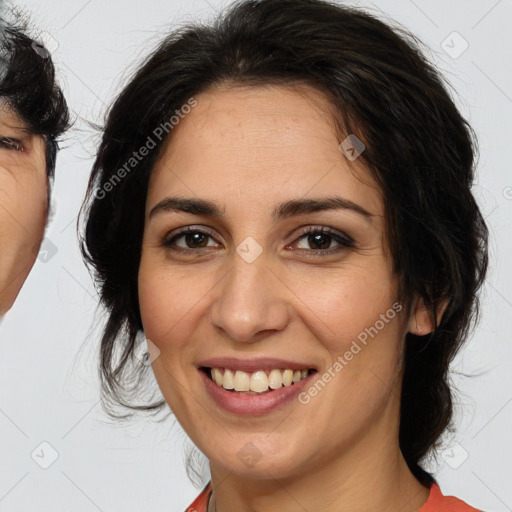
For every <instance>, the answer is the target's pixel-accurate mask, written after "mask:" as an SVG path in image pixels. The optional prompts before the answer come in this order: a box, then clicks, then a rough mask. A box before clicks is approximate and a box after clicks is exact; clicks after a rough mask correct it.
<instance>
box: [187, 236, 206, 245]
mask: <svg viewBox="0 0 512 512" xmlns="http://www.w3.org/2000/svg"><path fill="white" fill-rule="evenodd" d="M186 238H187V243H188V242H190V243H191V244H192V245H193V244H196V243H198V244H199V247H204V246H205V243H202V244H201V243H200V239H201V238H203V239H204V240H203V242H206V237H205V236H204V235H202V234H201V233H192V234H187V235H186ZM198 239H199V240H198Z"/></svg>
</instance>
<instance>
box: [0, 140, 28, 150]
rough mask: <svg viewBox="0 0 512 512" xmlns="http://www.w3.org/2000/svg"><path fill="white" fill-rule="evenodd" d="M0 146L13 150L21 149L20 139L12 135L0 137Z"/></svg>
mask: <svg viewBox="0 0 512 512" xmlns="http://www.w3.org/2000/svg"><path fill="white" fill-rule="evenodd" d="M0 146H1V147H4V148H5V149H11V150H14V151H23V146H22V144H21V141H19V140H18V139H13V138H12V137H0Z"/></svg>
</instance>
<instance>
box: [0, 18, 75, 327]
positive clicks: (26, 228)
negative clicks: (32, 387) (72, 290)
mask: <svg viewBox="0 0 512 512" xmlns="http://www.w3.org/2000/svg"><path fill="white" fill-rule="evenodd" d="M27 33H28V31H27V23H26V22H22V21H21V18H20V17H19V15H18V16H16V17H14V18H13V17H12V16H10V15H9V13H8V12H5V11H4V8H2V9H0V247H1V250H0V322H1V320H2V318H3V316H4V315H5V313H6V312H7V311H8V310H9V309H10V308H11V307H12V305H13V303H14V300H15V299H16V297H17V296H18V294H19V292H20V290H21V288H22V286H23V283H24V282H25V280H26V278H27V276H28V274H29V272H30V270H31V268H32V266H33V265H34V262H35V259H36V257H37V254H38V252H39V248H40V245H41V241H42V239H43V235H44V230H45V226H46V223H47V219H48V213H49V202H50V189H51V181H52V180H53V175H54V171H55V159H56V155H57V147H58V146H57V138H58V137H59V136H60V135H62V134H63V133H64V131H65V130H66V129H67V128H68V124H69V112H68V108H67V105H66V101H65V99H64V96H63V94H62V91H61V90H60V89H59V87H58V86H57V83H56V80H55V69H54V66H53V63H52V60H51V57H50V56H49V54H48V52H47V51H46V50H45V49H44V47H42V46H41V45H40V44H39V43H38V42H37V41H35V40H33V39H32V38H30V37H29V36H28V35H27Z"/></svg>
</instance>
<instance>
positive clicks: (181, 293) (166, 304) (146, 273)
mask: <svg viewBox="0 0 512 512" xmlns="http://www.w3.org/2000/svg"><path fill="white" fill-rule="evenodd" d="M203 277H205V279H200V278H198V277H197V275H196V273H195V272H194V270H193V269H192V268H190V267H189V268H187V269H185V270H180V271H178V270H177V269H176V268H171V267H170V266H167V265H166V264H165V263H162V262H161V261H158V260H157V259H156V258H153V257H151V256H148V255H147V254H146V253H145V251H144V250H143V253H142V257H141V263H140V267H139V275H138V290H139V307H140V313H141V319H142V324H143V326H144V332H145V334H146V337H147V338H149V339H151V340H152V341H153V342H154V343H155V344H156V345H157V346H158V347H159V348H160V350H163V348H164V346H163V345H164V344H165V348H166V349H170V348H177V347H176V343H178V342H179V341H181V340H183V339H186V333H185V331H186V329H188V328H190V325H191V324H192V323H193V322H191V319H192V318H195V316H196V315H197V314H198V311H199V310H200V308H201V304H200V300H201V298H206V297H207V293H208V290H210V289H211V285H208V283H207V282H206V280H208V277H206V276H204V274H203ZM171 339H173V340H176V341H175V342H174V343H173V344H172V347H171V346H170V344H169V341H170V340H171Z"/></svg>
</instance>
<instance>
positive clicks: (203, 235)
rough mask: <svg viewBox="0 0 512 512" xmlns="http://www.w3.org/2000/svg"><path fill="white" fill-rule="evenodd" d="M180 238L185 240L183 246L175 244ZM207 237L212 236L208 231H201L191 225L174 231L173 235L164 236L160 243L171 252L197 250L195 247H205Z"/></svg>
mask: <svg viewBox="0 0 512 512" xmlns="http://www.w3.org/2000/svg"><path fill="white" fill-rule="evenodd" d="M181 238H183V240H184V242H185V247H183V246H179V245H178V246H176V242H177V240H180V239H181ZM208 238H212V235H211V234H210V233H208V232H205V231H201V230H200V229H197V228H194V227H193V226H188V227H187V228H185V229H183V230H181V231H179V232H178V233H176V234H175V235H174V236H172V237H170V238H166V239H165V240H164V241H163V242H162V245H163V246H164V247H166V248H168V249H170V250H171V251H173V252H178V253H187V252H188V253H190V252H197V251H196V249H202V248H205V247H207V243H208ZM210 247H211V246H210Z"/></svg>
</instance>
